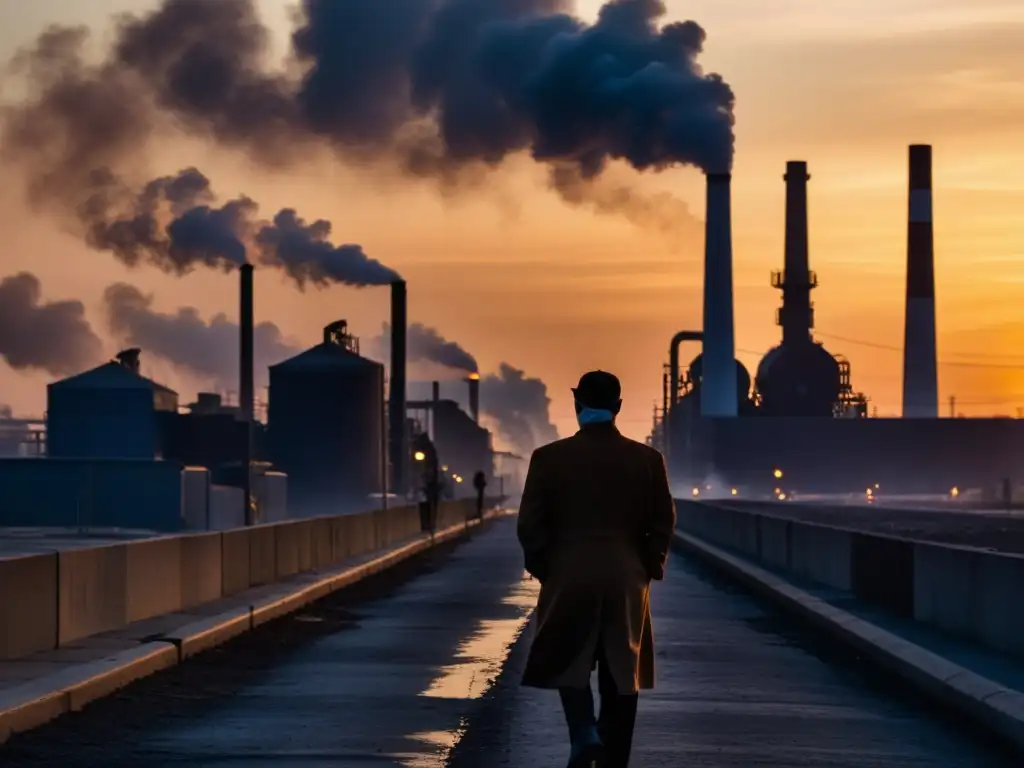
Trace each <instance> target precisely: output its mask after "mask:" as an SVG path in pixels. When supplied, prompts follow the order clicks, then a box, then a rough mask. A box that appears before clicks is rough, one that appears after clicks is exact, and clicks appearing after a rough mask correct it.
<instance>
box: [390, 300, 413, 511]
mask: <svg viewBox="0 0 1024 768" xmlns="http://www.w3.org/2000/svg"><path fill="white" fill-rule="evenodd" d="M407 300H408V297H407V294H406V285H405V281H404V280H396V281H395V282H393V283H392V284H391V386H390V389H389V391H388V431H389V434H388V444H389V445H390V447H391V489H392V491H393V492H394V493H396V494H398V495H400V496H401V495H404V494H405V492H406V490H407V488H406V486H405V465H406V461H407V456H406V454H407V453H408V451H407V450H406V439H405V357H406V354H405V346H406V331H407V326H408V312H407Z"/></svg>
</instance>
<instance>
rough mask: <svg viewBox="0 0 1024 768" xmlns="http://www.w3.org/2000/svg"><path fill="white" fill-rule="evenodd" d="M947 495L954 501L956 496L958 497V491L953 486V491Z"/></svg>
mask: <svg viewBox="0 0 1024 768" xmlns="http://www.w3.org/2000/svg"><path fill="white" fill-rule="evenodd" d="M949 495H950V496H952V497H953V498H954V499H955V498H956V497H957V496H959V495H960V489H959V488H957V487H955V486H954V487H953V489H952V490H950V492H949Z"/></svg>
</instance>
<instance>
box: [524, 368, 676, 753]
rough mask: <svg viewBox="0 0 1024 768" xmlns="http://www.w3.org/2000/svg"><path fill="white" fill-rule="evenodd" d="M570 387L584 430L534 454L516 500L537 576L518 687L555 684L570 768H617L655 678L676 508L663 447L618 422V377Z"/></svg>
mask: <svg viewBox="0 0 1024 768" xmlns="http://www.w3.org/2000/svg"><path fill="white" fill-rule="evenodd" d="M573 395H574V396H575V401H576V418H577V421H578V422H579V425H580V430H579V431H578V432H577V433H576V434H575V435H573V436H572V437H569V438H566V439H565V440H559V441H557V442H554V443H551V444H550V445H546V446H544V447H542V448H538V449H537V450H536V451H535V452H534V454H533V457H532V458H531V460H530V468H529V471H528V472H527V475H526V487H525V489H524V490H523V498H522V502H521V505H520V508H519V523H518V530H519V541H520V543H521V544H522V547H523V553H524V555H525V558H526V569H527V570H528V571H529V572H530V573H531V574H532V575H533V576H534V577H536V578H537V579H538V580H539V581H540V582H541V590H540V598H539V600H538V603H537V611H536V614H535V619H534V620H535V622H536V624H535V633H534V637H533V644H532V645H531V647H530V656H529V659H528V661H527V665H526V672H525V674H524V675H523V685H526V686H531V687H536V688H556V689H558V692H559V694H560V696H561V701H562V708H563V709H564V711H565V718H566V722H567V723H568V726H569V738H570V742H571V753H570V759H569V768H583V767H584V766H586V767H587V768H589V767H590V766H591V765H598V766H607V768H625V766H627V765H628V763H629V754H630V751H631V748H632V742H633V728H634V724H635V722H636V708H637V699H638V694H639V691H640V689H646V688H652V687H653V686H654V639H653V634H652V628H651V613H650V605H649V594H650V582H651V580H652V579H662V578H664V575H665V562H666V560H667V557H668V549H669V544H670V542H671V538H672V531H673V529H674V528H675V517H676V513H675V504H674V503H673V501H672V493H671V491H670V489H669V484H668V477H667V474H666V471H665V462H664V460H663V459H662V457H661V454H659V453H658V452H657V451H655V450H654V449H653V448H650V447H648V446H646V445H643V444H642V443H638V442H635V441H633V440H630V439H628V438H626V437H624V436H623V435H622V434H620V433H619V431H618V429H617V428H616V426H615V417H616V415H617V414H618V413H619V410H620V408H621V406H622V401H621V399H620V396H621V388H620V385H619V380H618V379H617V378H616V377H615V376H613V375H612V374H610V373H606V372H604V371H592V372H590V373H587V374H585V375H584V376H583V377H582V378H581V379H580V381H579V384H578V385H577V387H576V389H574V390H573ZM595 665H596V666H597V668H598V688H599V692H600V694H601V713H600V717H599V718H597V719H596V720H595V717H594V699H593V694H592V693H591V690H590V675H591V672H592V671H593V669H594V667H595Z"/></svg>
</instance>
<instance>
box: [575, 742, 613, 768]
mask: <svg viewBox="0 0 1024 768" xmlns="http://www.w3.org/2000/svg"><path fill="white" fill-rule="evenodd" d="M604 765H605V758H604V747H603V746H601V745H600V744H588V745H587V746H585V747H583V749H582V750H580V753H579V754H578V755H576V756H575V757H574V758H572V759H571V760H570V761H569V765H568V766H567V767H566V768H604Z"/></svg>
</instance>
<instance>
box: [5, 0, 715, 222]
mask: <svg viewBox="0 0 1024 768" xmlns="http://www.w3.org/2000/svg"><path fill="white" fill-rule="evenodd" d="M572 8H573V3H571V2H569V1H568V0H374V2H367V0H303V2H302V4H301V13H300V15H299V22H298V24H299V26H298V28H297V29H296V30H295V31H294V33H293V35H292V49H293V50H292V58H293V59H294V62H293V64H297V65H298V66H293V67H291V68H288V67H285V68H274V67H272V66H268V65H267V63H266V59H267V52H268V51H267V40H268V33H267V30H266V29H265V28H264V27H263V26H262V24H261V23H260V21H259V19H258V17H257V14H256V12H255V9H254V5H253V2H252V0H217V2H209V1H208V0H164V1H163V3H162V4H161V5H160V6H159V8H158V9H157V10H155V11H153V12H151V13H149V14H144V15H137V16H134V17H126V18H125V19H123V20H122V21H121V23H120V25H119V27H118V30H117V34H116V36H115V42H114V44H113V45H112V46H111V48H110V50H109V51H108V53H107V56H106V58H105V59H104V61H103V62H102V63H101V64H100V65H97V66H92V67H90V66H89V65H88V63H87V62H85V61H83V60H82V55H81V44H82V38H83V34H82V32H81V31H80V30H60V29H52V30H49V31H48V32H46V33H45V34H44V35H43V36H42V37H41V38H40V40H39V41H38V42H37V44H36V46H35V47H34V48H33V49H31V50H28V51H26V52H24V53H23V54H22V55H21V57H20V59H19V62H20V65H21V71H22V72H23V74H24V76H25V77H26V78H27V81H28V83H29V86H30V89H31V93H32V97H31V98H30V100H29V101H28V102H27V103H26V104H24V105H23V106H22V107H20V108H19V109H17V110H15V111H14V112H13V113H12V114H11V116H10V118H9V120H8V124H7V126H6V130H5V133H4V137H3V138H4V142H3V144H4V148H5V150H6V152H7V154H8V156H18V157H19V158H20V157H21V156H22V155H23V154H24V155H26V156H27V157H28V161H29V164H30V168H31V169H32V170H33V174H34V175H33V182H34V186H36V187H38V186H40V185H42V186H43V187H44V188H52V187H53V186H54V182H57V181H60V180H61V179H62V178H63V177H66V178H67V179H68V180H70V181H71V182H72V183H74V182H76V181H80V180H81V179H82V178H84V177H85V175H86V174H87V172H88V171H91V170H92V169H93V168H95V167H100V166H105V165H109V164H110V163H111V162H112V161H113V160H114V159H116V158H119V157H120V156H122V155H128V154H130V153H132V152H134V151H135V150H136V148H137V147H138V146H140V145H141V144H143V143H144V139H145V138H146V137H147V136H149V135H150V134H151V132H152V131H153V130H154V128H155V127H156V126H159V125H161V123H162V121H163V119H164V116H168V115H169V116H172V117H173V118H174V120H175V123H176V124H177V125H181V126H184V127H185V128H186V129H187V130H189V131H191V132H193V133H196V134H199V135H202V136H206V137H209V138H212V139H213V140H215V141H217V142H220V143H221V144H224V145H228V146H234V147H239V148H241V149H244V150H247V151H248V152H249V154H250V156H251V157H252V158H253V159H254V160H255V161H257V162H260V163H262V164H264V165H278V164H280V163H282V162H288V161H291V160H294V159H295V158H296V157H298V156H301V154H302V151H303V149H304V148H305V147H307V146H308V145H310V144H312V143H314V142H319V143H325V142H326V143H327V144H329V145H331V146H332V147H334V148H335V149H336V150H337V151H338V152H339V153H340V154H341V155H342V156H343V157H344V158H345V159H346V160H347V161H366V160H368V159H373V158H376V159H381V158H389V159H398V160H399V161H400V162H401V164H402V165H403V166H404V167H405V168H406V169H407V170H408V171H410V172H412V173H415V174H421V175H433V176H438V177H442V178H450V177H452V175H453V174H454V175H458V173H459V172H460V169H465V168H467V167H471V166H480V165H485V166H497V165H499V164H501V163H502V162H503V161H504V160H505V159H506V158H508V157H509V156H511V155H515V154H519V153H528V154H530V155H531V156H532V157H533V158H534V159H536V160H537V161H539V162H542V163H547V164H551V165H552V166H554V167H557V168H566V167H567V168H571V169H573V171H574V172H575V174H576V175H577V176H578V178H579V179H580V180H582V181H584V182H585V181H589V180H592V179H595V178H597V177H599V176H600V175H601V174H602V173H603V171H604V170H605V168H606V167H607V165H608V163H609V161H612V160H621V161H624V162H625V163H627V164H629V165H630V166H632V167H633V168H635V169H637V170H641V171H642V170H648V169H650V170H660V169H663V168H666V167H670V166H676V165H694V166H697V167H700V168H703V169H706V170H726V169H728V168H729V167H730V166H731V163H732V155H733V131H732V128H733V103H734V97H733V93H732V91H731V89H730V88H729V86H728V85H727V84H726V83H725V82H723V80H722V79H721V78H720V77H718V76H717V75H712V74H705V73H704V72H703V70H702V69H701V67H700V65H699V64H698V61H697V60H698V57H699V55H700V53H701V51H702V48H703V45H704V39H705V33H704V30H703V29H702V28H701V27H700V26H699V25H698V24H696V23H695V22H692V21H687V22H681V23H671V24H666V25H663V26H659V24H660V21H661V19H662V17H663V16H664V14H665V12H666V9H665V4H664V2H662V0H610V2H608V3H607V4H606V5H605V6H604V7H603V8H602V9H601V12H600V15H599V18H598V20H597V21H596V22H595V23H593V24H587V23H584V22H583V21H581V20H579V19H578V18H576V17H574V16H573V15H572V14H571V10H572ZM125 105H128V106H125ZM150 105H152V106H153V108H152V109H149V106H150ZM105 110H106V111H105ZM112 115H113V116H116V117H111V116H112ZM33 125H39V126H41V130H40V131H39V132H34V131H33V130H32V126H33ZM553 182H554V187H555V189H557V190H558V191H559V192H561V193H563V194H565V193H566V188H565V186H564V185H563V184H560V183H558V182H559V178H558V176H557V175H556V176H555V177H553ZM577 197H578V195H577ZM600 199H601V200H603V202H602V204H601V205H598V206H596V207H597V209H598V210H602V211H605V210H606V211H616V212H622V213H626V214H627V215H630V212H631V211H632V212H633V215H632V218H633V219H634V220H635V221H638V222H641V223H642V221H643V219H644V216H638V215H636V211H637V208H636V201H635V197H633V196H631V195H626V196H621V195H620V196H612V197H607V196H605V197H602V198H600ZM641 209H643V206H642V207H641Z"/></svg>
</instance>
